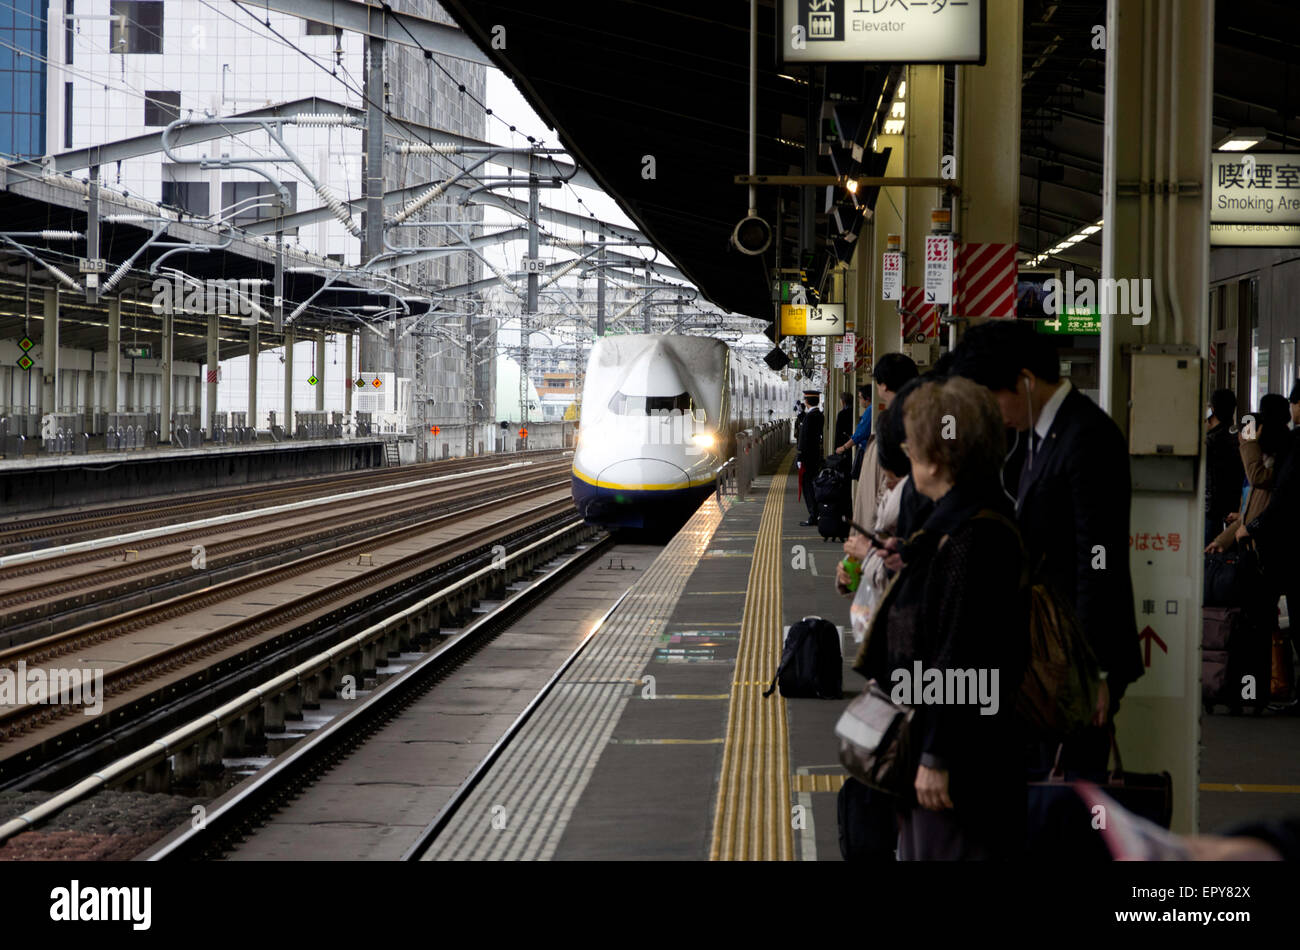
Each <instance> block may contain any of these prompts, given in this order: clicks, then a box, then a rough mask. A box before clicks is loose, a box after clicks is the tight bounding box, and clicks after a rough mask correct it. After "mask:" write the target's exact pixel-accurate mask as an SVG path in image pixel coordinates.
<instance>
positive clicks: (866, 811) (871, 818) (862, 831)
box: [836, 775, 898, 862]
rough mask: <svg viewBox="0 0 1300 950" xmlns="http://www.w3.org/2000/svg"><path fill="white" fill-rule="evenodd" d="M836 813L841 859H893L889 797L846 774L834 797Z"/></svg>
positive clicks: (895, 833)
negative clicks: (838, 792) (837, 794)
mask: <svg viewBox="0 0 1300 950" xmlns="http://www.w3.org/2000/svg"><path fill="white" fill-rule="evenodd" d="M836 812H837V817H838V819H839V827H840V856H841V857H842V858H844V860H845V861H864V862H865V861H894V860H897V859H896V858H895V857H894V852H895V850H896V849H897V848H898V818H897V816H896V815H895V813H894V801H893V799H892V798H890V797H889V796H888V795H886V794H885V793H883V792H878V791H876V790H875V789H874V788H868V787H867V786H866V785H863V784H862V783H861V782H859V781H858V780H857V779H855V778H854V777H853V776H852V775H850V776H849V777H848V778H847V779H845V780H844V787H843V788H841V789H840V794H839V797H838V798H837V799H836Z"/></svg>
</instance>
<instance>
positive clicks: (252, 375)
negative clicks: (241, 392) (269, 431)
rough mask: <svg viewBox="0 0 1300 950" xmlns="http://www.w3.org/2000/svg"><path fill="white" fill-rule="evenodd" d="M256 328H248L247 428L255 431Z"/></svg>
mask: <svg viewBox="0 0 1300 950" xmlns="http://www.w3.org/2000/svg"><path fill="white" fill-rule="evenodd" d="M257 336H258V326H257V324H253V325H252V326H251V327H249V328H248V427H249V428H250V429H252V430H253V431H254V432H256V431H257V357H258V349H259V347H258V340H257Z"/></svg>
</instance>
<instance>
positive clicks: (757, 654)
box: [709, 457, 795, 861]
mask: <svg viewBox="0 0 1300 950" xmlns="http://www.w3.org/2000/svg"><path fill="white" fill-rule="evenodd" d="M789 467H790V466H789V458H788V457H787V458H786V459H784V460H783V461H782V463H781V464H780V466H779V467H778V469H777V474H776V475H774V476H773V477H772V484H771V486H770V488H769V489H768V492H767V502H766V504H765V505H764V507H763V517H762V519H761V521H760V522H759V526H758V538H757V540H756V541H755V544H754V562H753V565H752V566H751V567H750V571H749V587H748V589H747V591H746V595H745V611H744V614H743V615H742V617H741V621H740V652H739V654H738V656H737V657H736V674H735V680H734V682H733V683H732V687H731V705H730V708H729V710H728V713H727V732H726V746H725V749H724V752H723V759H722V773H721V777H720V779H719V782H718V802H717V807H716V809H715V811H714V816H713V843H712V846H711V847H710V849H709V858H710V860H713V861H793V860H794V857H795V853H794V832H793V830H792V828H791V821H790V818H791V812H790V805H791V798H790V795H791V789H790V735H789V723H788V721H787V719H786V708H785V700H784V699H782V698H781V695H780V693H773V694H772V695H771V696H769V697H768V698H766V699H764V698H763V690H764V688H765V687H766V686H767V684H768V683H770V682H771V680H772V677H773V676H774V675H775V673H776V668H777V665H778V664H779V663H780V661H781V646H782V643H781V639H782V638H781V633H782V625H781V515H782V511H783V509H784V507H785V483H786V479H787V477H788V475H787V472H788V471H789Z"/></svg>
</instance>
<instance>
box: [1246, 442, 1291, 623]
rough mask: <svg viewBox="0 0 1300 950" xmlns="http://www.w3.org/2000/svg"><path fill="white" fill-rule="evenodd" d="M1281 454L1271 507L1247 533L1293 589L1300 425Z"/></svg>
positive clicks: (1266, 560)
mask: <svg viewBox="0 0 1300 950" xmlns="http://www.w3.org/2000/svg"><path fill="white" fill-rule="evenodd" d="M1281 454H1282V455H1283V458H1282V461H1281V464H1280V466H1279V467H1278V468H1277V474H1276V475H1274V476H1273V494H1272V495H1270V496H1269V500H1268V507H1267V508H1265V509H1264V510H1263V511H1262V512H1260V513H1259V516H1258V517H1256V518H1255V520H1254V521H1252V522H1251V523H1250V524H1248V525H1246V532H1247V533H1248V534H1249V535H1250V536H1251V537H1252V538H1254V539H1255V544H1256V545H1258V547H1259V553H1260V560H1261V561H1262V562H1263V563H1264V564H1266V565H1268V569H1269V571H1270V573H1275V574H1276V575H1277V576H1278V577H1279V580H1281V581H1282V584H1283V587H1284V589H1292V588H1293V587H1294V585H1295V584H1296V572H1297V570H1298V569H1300V427H1297V428H1295V429H1292V430H1291V434H1290V437H1289V438H1288V448H1287V450H1286V451H1285V453H1281ZM1288 582H1289V583H1288ZM1293 616H1294V614H1293Z"/></svg>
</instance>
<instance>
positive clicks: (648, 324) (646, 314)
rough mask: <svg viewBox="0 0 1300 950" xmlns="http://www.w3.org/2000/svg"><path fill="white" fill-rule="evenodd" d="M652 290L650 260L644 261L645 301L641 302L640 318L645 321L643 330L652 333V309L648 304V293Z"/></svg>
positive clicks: (651, 292)
mask: <svg viewBox="0 0 1300 950" xmlns="http://www.w3.org/2000/svg"><path fill="white" fill-rule="evenodd" d="M653 293H654V291H652V290H651V289H650V262H649V261H646V265H645V302H644V303H643V304H642V307H643V308H644V309H643V312H642V314H641V318H642V320H643V321H644V323H645V332H646V333H654V310H653V308H651V306H650V295H651V294H653Z"/></svg>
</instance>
